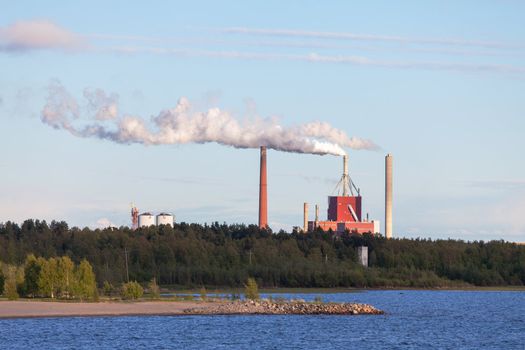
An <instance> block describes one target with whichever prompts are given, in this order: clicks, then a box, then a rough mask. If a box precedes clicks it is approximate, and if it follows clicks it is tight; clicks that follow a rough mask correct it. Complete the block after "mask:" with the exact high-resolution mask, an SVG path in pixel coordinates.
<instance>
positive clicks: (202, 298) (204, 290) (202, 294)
mask: <svg viewBox="0 0 525 350" xmlns="http://www.w3.org/2000/svg"><path fill="white" fill-rule="evenodd" d="M200 294H201V300H202V301H206V299H207V298H208V296H207V295H206V288H204V287H202V288H201V290H200Z"/></svg>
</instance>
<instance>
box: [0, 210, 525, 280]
mask: <svg viewBox="0 0 525 350" xmlns="http://www.w3.org/2000/svg"><path fill="white" fill-rule="evenodd" d="M359 246H368V249H369V267H368V268H365V267H363V266H360V265H359V264H358V262H357V247H359ZM29 255H34V256H35V257H36V258H42V259H50V258H54V257H57V258H58V257H69V258H70V259H71V261H72V262H73V263H74V264H80V263H81V262H82V261H83V260H86V261H88V262H89V264H90V265H91V266H92V268H93V271H94V274H95V276H96V283H97V285H98V287H99V288H101V287H102V286H103V285H104V284H105V283H110V284H112V285H115V286H119V285H121V284H123V283H125V282H127V281H138V282H139V283H141V284H145V283H148V281H151V280H152V279H155V280H156V281H158V283H159V285H161V286H168V287H173V288H179V287H180V288H196V287H207V288H210V287H240V286H243V284H244V283H245V282H246V280H247V279H248V278H249V277H253V278H255V279H256V281H257V283H258V284H259V286H262V287H304V288H308V287H330V288H333V287H358V288H362V287H370V288H372V287H373V288H395V287H414V288H416V287H417V288H432V287H458V286H508V285H517V286H520V285H524V284H525V246H522V245H517V244H514V243H509V242H504V241H490V242H483V241H474V242H465V241H461V240H451V239H450V240H429V239H390V240H387V239H385V238H384V237H382V236H380V235H372V234H364V235H358V234H352V233H345V234H336V233H332V232H322V231H316V232H310V233H306V234H305V233H301V232H292V233H287V232H284V231H280V232H277V233H274V232H272V231H271V230H261V229H259V228H258V227H257V226H255V225H249V226H247V225H227V224H219V223H213V224H210V225H199V224H187V223H178V224H175V225H174V227H170V226H165V225H162V226H158V227H156V226H152V227H148V228H140V229H137V230H135V231H133V230H131V229H129V228H127V227H120V228H107V229H102V230H100V229H96V230H92V229H89V228H83V229H80V228H77V227H72V228H70V227H69V226H68V224H67V223H66V222H64V221H52V222H51V223H47V222H46V221H40V220H26V221H25V222H23V223H22V224H21V225H18V224H15V223H12V222H6V223H4V224H1V225H0V262H2V263H3V264H5V265H13V266H21V265H23V264H24V263H25V262H26V260H27V258H28V256H29ZM0 273H1V272H0ZM0 278H3V276H0Z"/></svg>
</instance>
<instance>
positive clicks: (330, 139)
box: [41, 82, 377, 155]
mask: <svg viewBox="0 0 525 350" xmlns="http://www.w3.org/2000/svg"><path fill="white" fill-rule="evenodd" d="M84 97H86V99H87V110H88V111H89V112H90V113H91V114H92V118H90V119H88V120H85V119H84V120H81V119H80V112H81V108H80V106H79V104H78V102H77V101H76V100H75V99H74V98H73V97H72V96H71V95H70V94H69V93H68V92H67V91H66V89H64V87H63V86H62V85H60V84H59V83H58V82H55V83H53V84H52V85H51V86H50V88H49V96H48V99H47V103H46V105H45V106H44V108H43V109H42V116H41V118H42V121H43V122H44V123H45V124H48V125H49V126H51V127H53V128H55V129H63V130H66V131H69V132H70V133H71V134H73V135H75V136H78V137H95V138H99V139H103V140H108V141H112V142H116V143H121V144H144V145H165V144H188V143H209V142H215V143H218V144H221V145H226V146H232V147H236V148H258V147H260V146H266V147H268V148H271V149H275V150H279V151H284V152H295V153H310V154H319V155H325V154H332V155H344V154H345V153H346V152H345V151H344V149H343V147H349V148H352V149H376V148H377V146H376V145H375V144H374V143H373V142H372V141H370V140H363V139H360V138H356V137H352V138H350V137H348V136H347V135H346V134H345V133H344V132H343V131H341V130H338V129H335V128H333V127H332V126H330V125H329V124H328V123H324V122H313V123H308V124H304V125H296V126H291V127H285V126H282V125H280V124H279V123H278V121H277V120H276V119H271V118H260V117H253V118H246V119H243V120H237V119H235V118H234V117H233V116H232V115H231V114H230V113H228V112H227V111H223V110H221V109H219V108H209V109H208V110H206V111H204V112H199V111H194V110H193V109H192V106H191V104H190V102H189V100H188V99H187V98H185V97H181V98H180V99H179V101H178V103H177V105H176V106H175V107H174V108H171V109H166V110H163V111H161V112H160V113H159V114H158V115H157V116H154V117H151V118H150V120H149V121H148V120H145V119H143V118H140V117H136V116H130V115H124V116H119V115H118V108H117V100H118V96H117V95H114V94H112V95H107V94H106V93H105V92H104V91H102V90H100V89H97V90H95V91H91V90H85V91H84Z"/></svg>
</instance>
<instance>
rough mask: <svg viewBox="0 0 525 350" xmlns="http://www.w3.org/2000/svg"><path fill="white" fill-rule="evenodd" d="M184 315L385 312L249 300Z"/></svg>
mask: <svg viewBox="0 0 525 350" xmlns="http://www.w3.org/2000/svg"><path fill="white" fill-rule="evenodd" d="M184 313H186V314H192V315H382V314H383V313H384V312H383V311H381V310H378V309H376V308H375V307H373V306H371V305H367V304H354V303H308V302H304V301H289V302H272V301H268V300H257V301H254V300H248V301H236V302H229V303H218V304H216V305H210V306H207V307H204V308H191V309H186V310H184Z"/></svg>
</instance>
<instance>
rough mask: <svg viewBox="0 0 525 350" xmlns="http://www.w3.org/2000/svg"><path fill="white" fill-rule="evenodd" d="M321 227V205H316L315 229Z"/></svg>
mask: <svg viewBox="0 0 525 350" xmlns="http://www.w3.org/2000/svg"><path fill="white" fill-rule="evenodd" d="M318 226H319V205H318V204H316V205H315V222H314V229H317V227H318Z"/></svg>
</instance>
